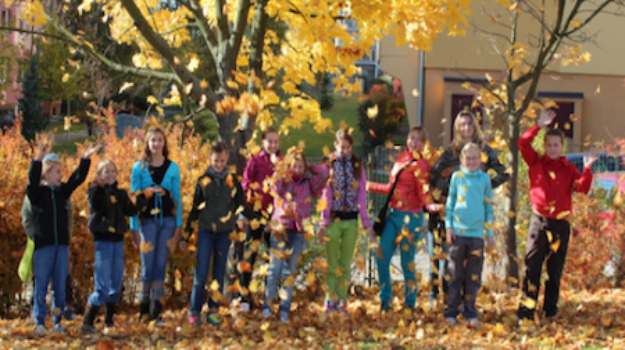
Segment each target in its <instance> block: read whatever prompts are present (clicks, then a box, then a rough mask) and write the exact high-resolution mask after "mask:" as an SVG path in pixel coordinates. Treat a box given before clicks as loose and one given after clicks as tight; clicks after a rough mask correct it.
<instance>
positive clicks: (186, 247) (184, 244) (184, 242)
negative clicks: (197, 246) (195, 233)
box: [179, 241, 189, 253]
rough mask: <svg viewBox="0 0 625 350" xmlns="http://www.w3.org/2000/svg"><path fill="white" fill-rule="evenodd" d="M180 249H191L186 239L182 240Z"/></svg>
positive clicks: (185, 250)
mask: <svg viewBox="0 0 625 350" xmlns="http://www.w3.org/2000/svg"><path fill="white" fill-rule="evenodd" d="M179 246H180V250H182V251H183V252H185V253H186V252H187V250H188V249H189V246H188V245H187V242H186V241H180V244H179Z"/></svg>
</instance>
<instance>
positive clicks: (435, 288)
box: [428, 213, 448, 300]
mask: <svg viewBox="0 0 625 350" xmlns="http://www.w3.org/2000/svg"><path fill="white" fill-rule="evenodd" d="M428 230H429V232H430V233H431V234H432V237H431V239H432V242H431V243H432V244H430V242H428V254H429V255H430V260H431V264H432V266H430V286H431V288H432V290H430V296H429V297H430V300H434V299H436V298H437V297H438V294H439V291H440V289H442V291H443V294H447V289H448V288H447V284H448V283H447V280H448V278H446V276H445V275H446V272H447V260H444V259H443V260H439V259H432V258H431V257H432V256H434V250H438V249H436V248H439V249H441V250H442V251H444V252H445V251H446V248H447V247H446V246H447V244H446V243H445V239H446V233H445V232H446V231H445V220H442V218H441V216H440V215H439V214H438V213H430V215H429V219H428ZM434 232H437V233H438V240H437V239H435V238H434ZM428 239H430V237H428ZM434 267H435V268H434ZM439 274H442V275H443V278H442V282H441V283H442V286H441V283H439V280H438V275H439Z"/></svg>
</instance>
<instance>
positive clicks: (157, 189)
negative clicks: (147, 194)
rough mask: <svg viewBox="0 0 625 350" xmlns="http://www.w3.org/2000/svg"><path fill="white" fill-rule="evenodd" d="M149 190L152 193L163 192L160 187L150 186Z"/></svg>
mask: <svg viewBox="0 0 625 350" xmlns="http://www.w3.org/2000/svg"><path fill="white" fill-rule="evenodd" d="M150 188H151V189H152V193H161V192H163V189H162V188H161V187H160V186H152V187H150Z"/></svg>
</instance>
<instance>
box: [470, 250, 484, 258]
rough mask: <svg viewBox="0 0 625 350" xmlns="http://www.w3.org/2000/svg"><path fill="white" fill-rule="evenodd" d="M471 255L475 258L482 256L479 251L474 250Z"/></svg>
mask: <svg viewBox="0 0 625 350" xmlns="http://www.w3.org/2000/svg"><path fill="white" fill-rule="evenodd" d="M471 255H475V256H478V257H481V256H482V252H480V251H479V250H474V251H472V252H471Z"/></svg>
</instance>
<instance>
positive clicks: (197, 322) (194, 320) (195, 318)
mask: <svg viewBox="0 0 625 350" xmlns="http://www.w3.org/2000/svg"><path fill="white" fill-rule="evenodd" d="M188 320H189V323H190V324H194V325H196V326H201V325H202V318H201V317H200V316H189V318H188Z"/></svg>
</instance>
